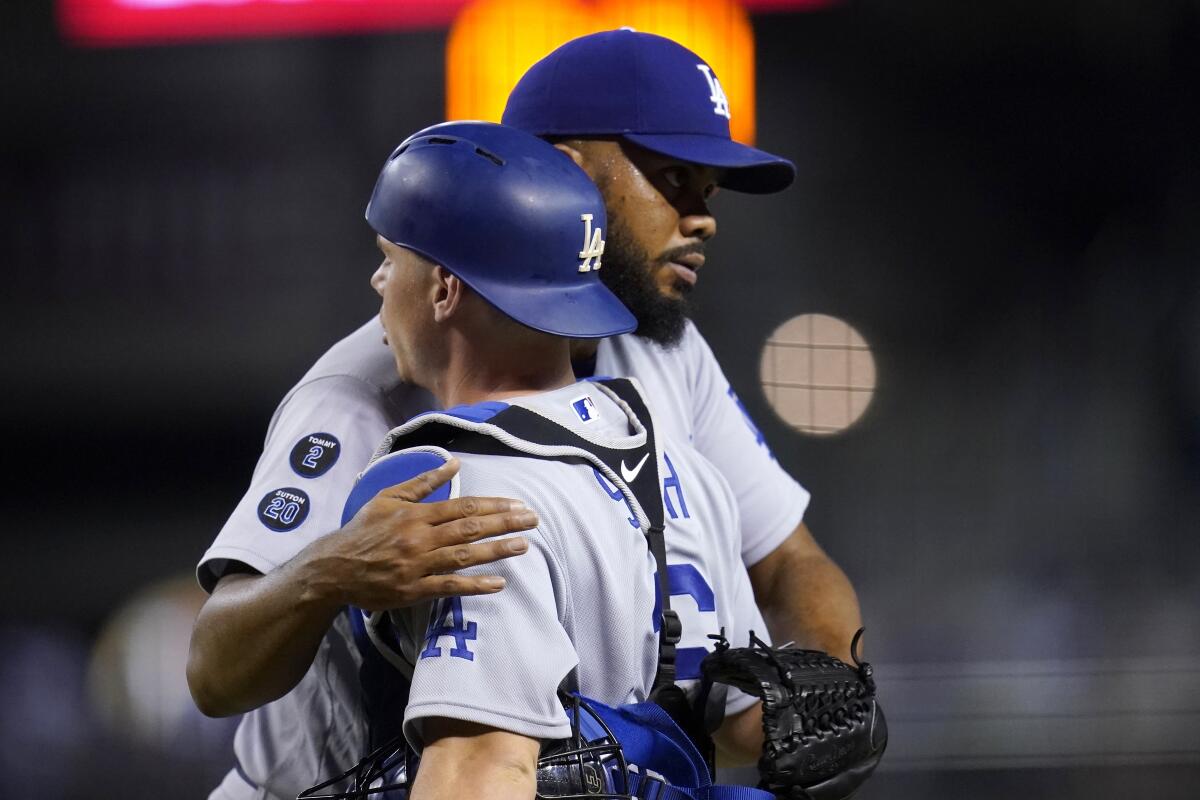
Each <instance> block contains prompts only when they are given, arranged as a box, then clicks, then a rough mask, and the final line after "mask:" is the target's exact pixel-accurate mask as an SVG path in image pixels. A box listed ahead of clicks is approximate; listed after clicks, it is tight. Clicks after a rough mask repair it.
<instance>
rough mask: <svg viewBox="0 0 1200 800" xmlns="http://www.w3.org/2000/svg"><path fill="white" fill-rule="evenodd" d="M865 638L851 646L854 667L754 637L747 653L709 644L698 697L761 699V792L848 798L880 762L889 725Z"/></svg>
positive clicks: (812, 799)
mask: <svg viewBox="0 0 1200 800" xmlns="http://www.w3.org/2000/svg"><path fill="white" fill-rule="evenodd" d="M862 633H863V631H862V629H859V631H858V633H856V634H854V640H853V642H852V643H851V645H850V652H851V657H852V658H853V659H854V664H855V666H853V667H851V666H850V665H849V664H846V663H845V662H843V661H841V660H840V659H838V658H834V657H833V656H831V655H829V654H828V653H824V652H821V651H819V650H801V649H799V648H795V647H770V646H769V645H767V644H766V643H765V642H763V641H762V640H761V639H759V638H758V637H757V636H755V635H754V633H753V632H751V634H750V646H749V647H730V646H729V642H728V641H727V640H726V639H725V636H724V632H722V634H721V635H720V636H714V637H712V638H714V639H716V640H717V646H716V650H715V652H713V653H710V654H709V655H707V656H705V658H704V660H703V661H702V662H701V665H700V670H701V673H702V674H703V677H704V683H703V687H702V690H701V697H702V698H703V697H706V696H707V694H708V692H709V691H710V690H711V688H712V686H713V685H714V684H726V685H729V686H734V687H736V688H738V689H740V690H742V691H743V692H746V693H747V694H752V695H755V696H757V697H759V698H761V699H762V725H763V750H762V756H761V757H760V758H759V761H758V772H759V775H760V776H761V781H760V782H759V786H760V788H763V789H766V790H768V791H771V792H773V793H774V794H775V796H776V797H777V798H780V800H785V799H786V800H842V799H843V798H846V797H850V796H851V795H852V794H854V792H855V791H856V790H857V789H858V787H859V786H861V785H862V783H863V781H865V780H866V779H867V777H868V776H870V774H871V772H872V771H873V770H874V769H875V766H876V765H877V764H878V763H879V759H880V758H882V757H883V750H884V748H885V747H886V746H887V722H886V721H885V720H884V717H883V710H882V709H881V708H880V707H879V703H878V701H877V700H876V699H875V679H874V677H873V675H872V670H871V665H870V664H868V663H866V662H864V661H860V660H859V658H858V642H859V639H860V638H861V636H862ZM701 705H702V703H701Z"/></svg>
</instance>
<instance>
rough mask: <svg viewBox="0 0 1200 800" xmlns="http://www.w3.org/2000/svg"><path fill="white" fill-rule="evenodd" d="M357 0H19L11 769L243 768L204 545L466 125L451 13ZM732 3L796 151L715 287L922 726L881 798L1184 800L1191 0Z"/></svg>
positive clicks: (1188, 749)
mask: <svg viewBox="0 0 1200 800" xmlns="http://www.w3.org/2000/svg"><path fill="white" fill-rule="evenodd" d="M341 4H342V5H343V6H344V7H345V9H352V8H355V7H357V6H364V5H371V6H373V8H371V9H368V10H367V11H362V9H361V8H360V9H359V11H360V12H362V13H361V14H360V17H359V18H356V19H355V20H354V21H353V23H352V24H350V23H346V24H342V23H339V22H338V20H337V19H334V20H332V22H331V21H330V19H329V18H327V17H323V16H320V15H316V16H313V17H311V18H309V19H308V21H307V22H306V23H304V24H303V25H301V24H292V23H285V24H283V25H282V26H281V25H280V24H278V23H277V22H276V23H272V20H277V19H280V18H281V17H279V16H278V15H279V12H280V11H281V10H290V11H291V12H292V13H300V14H303V8H304V6H305V5H306V4H305V3H303V2H289V3H278V2H277V3H273V4H272V3H267V2H264V0H241V2H239V0H228V1H226V0H222V1H221V2H195V3H189V2H184V0H177V1H176V0H171V1H170V2H168V1H167V0H161V1H159V0H111V2H105V1H104V0H75V1H74V2H71V0H64V2H61V3H60V4H58V6H57V7H56V6H55V4H53V3H50V2H48V1H47V0H40V1H39V2H33V1H32V0H31V1H30V2H21V3H16V2H8V3H5V4H4V5H3V6H2V10H0V64H2V65H3V69H0V92H2V95H0V100H2V105H0V108H2V109H3V112H2V113H0V197H2V198H3V202H4V213H3V214H0V244H2V246H3V254H4V260H5V269H4V275H5V285H6V288H5V291H4V292H3V293H2V294H0V309H2V311H3V320H4V330H5V332H6V336H5V339H6V341H5V344H4V347H3V355H2V356H0V367H2V368H3V374H4V377H5V381H4V392H3V396H4V406H5V417H6V419H7V420H8V422H7V424H6V425H5V434H4V438H5V443H4V444H5V447H4V450H5V452H6V453H8V455H7V456H6V457H5V461H6V462H7V463H8V465H9V466H8V469H11V470H12V472H10V473H9V475H10V477H9V478H8V479H7V480H6V482H5V483H6V496H5V499H4V505H3V516H2V517H0V519H2V520H3V522H2V524H3V528H4V551H5V552H4V558H3V565H4V566H3V580H2V582H0V599H2V602H0V770H2V771H3V776H4V778H3V783H4V786H5V789H4V792H3V793H4V795H5V796H6V797H11V798H39V799H43V798H45V799H48V800H49V799H56V798H62V799H63V800H67V799H68V798H84V797H123V798H163V797H170V798H181V800H187V799H189V798H203V797H205V796H206V794H207V791H208V790H209V788H211V786H212V785H214V784H215V782H216V780H217V779H218V778H219V776H220V775H222V774H223V773H224V772H225V770H226V769H227V768H228V766H229V763H230V758H231V751H230V738H231V735H232V729H233V721H232V720H207V719H204V718H202V717H200V715H199V714H198V713H197V712H195V710H194V709H193V708H192V707H191V705H190V700H189V699H188V696H187V692H186V687H185V686H184V684H183V678H182V664H183V659H184V657H185V654H186V645H187V638H188V633H189V628H190V624H191V619H192V617H193V615H194V613H195V609H196V608H197V605H198V603H199V602H200V599H201V598H200V595H199V590H198V589H197V588H196V587H195V584H194V581H193V580H192V579H191V578H190V577H189V573H190V570H191V569H192V567H193V565H194V563H195V561H196V560H197V559H198V557H199V556H200V554H201V553H202V552H203V550H204V549H205V547H206V546H207V545H208V543H209V542H210V540H211V539H212V537H213V536H214V535H215V533H216V531H217V530H218V528H219V527H220V525H221V523H222V522H223V520H224V517H225V515H226V514H227V513H228V511H229V510H230V509H231V508H232V506H233V504H234V502H235V501H236V500H237V498H238V497H239V496H240V494H241V492H242V490H243V488H244V486H245V484H246V481H247V480H248V477H249V474H250V471H251V469H252V468H253V465H254V460H255V458H256V456H257V454H258V451H259V447H260V444H261V441H262V437H263V434H264V432H265V426H266V423H267V421H268V419H269V416H270V414H271V411H272V409H273V408H274V405H275V403H276V402H277V401H278V399H279V398H280V396H281V395H282V394H283V392H284V391H285V390H286V389H287V388H288V387H289V386H290V385H291V384H292V383H293V381H294V380H295V379H296V378H298V377H299V375H300V374H302V372H303V371H304V370H305V368H306V367H307V366H308V365H309V364H310V363H311V361H312V360H313V359H314V358H315V357H316V356H317V355H318V354H319V353H321V352H322V351H323V349H324V348H325V347H326V346H327V345H328V344H330V343H331V342H333V341H334V340H335V339H337V338H339V337H340V336H342V335H343V334H344V333H346V332H348V331H350V330H351V329H353V328H354V327H355V326H356V325H358V324H359V323H360V322H361V321H362V320H363V319H365V318H366V317H367V316H368V315H370V314H372V313H373V312H374V311H375V309H376V308H377V300H376V298H375V295H374V294H373V293H372V291H371V290H370V288H369V287H368V285H367V278H368V277H369V275H370V274H371V271H372V270H373V269H374V266H375V263H376V260H377V259H376V255H375V250H374V247H373V244H372V237H371V236H370V235H369V233H368V231H367V228H366V226H365V225H364V224H363V222H362V209H363V207H364V204H365V201H366V198H367V196H368V194H369V192H370V188H371V186H372V184H373V181H374V178H375V175H376V172H377V169H378V166H379V164H380V163H381V162H382V160H383V158H384V157H386V155H387V153H388V152H389V151H390V150H391V149H392V147H393V146H394V145H395V144H396V143H397V142H398V141H399V140H400V139H401V138H403V137H404V136H405V135H406V134H408V133H409V132H411V131H413V130H415V129H417V128H419V127H422V126H424V125H427V124H430V123H433V122H436V121H438V120H440V119H442V118H443V116H444V113H445V112H444V109H445V99H446V97H445V88H444V87H445V77H446V72H447V69H446V64H445V56H444V54H445V50H446V46H447V38H448V28H447V24H448V23H449V21H450V20H451V19H452V18H453V16H454V13H456V12H457V10H458V7H460V6H462V5H464V3H463V2H450V3H438V2H433V1H432V0H430V1H429V2H410V3H375V4H364V3H362V2H360V1H358V0H341ZM239 5H240V6H245V8H242V9H240V11H241V12H244V13H245V14H247V15H250V16H242V17H241V20H242V21H243V22H245V21H247V20H250V21H251V23H252V24H248V25H243V26H242V27H240V28H238V29H236V30H235V29H234V28H232V27H226V28H222V27H221V26H220V25H217V26H216V27H215V28H212V27H210V29H208V33H210V34H213V33H215V34H217V35H216V36H215V37H212V36H210V37H207V38H202V39H196V40H191V39H187V38H186V37H184V36H183V34H182V33H181V31H182V30H184V29H183V28H180V29H174V30H173V32H166V33H164V32H163V31H162V30H151V31H150V33H149V34H146V35H148V36H150V39H148V40H144V41H137V40H136V39H137V37H136V36H134V35H133V34H134V33H136V32H137V31H136V30H135V28H131V27H130V24H131V23H130V22H129V19H130V18H128V17H125V18H114V19H117V25H116V27H115V28H109V29H105V28H103V25H102V24H101V27H100V28H96V27H92V28H86V21H87V19H86V18H87V15H88V14H91V15H93V16H92V17H91V18H90V19H91V20H92V22H95V19H96V18H97V17H96V16H95V15H96V14H99V15H100V17H103V12H104V11H105V7H106V6H111V7H112V8H114V9H117V11H119V12H120V13H125V14H128V13H132V12H133V11H137V10H142V11H146V10H147V9H150V10H153V9H152V8H151V7H154V6H158V7H159V8H158V10H159V11H162V10H164V8H165V7H185V6H192V7H194V8H193V9H192V11H194V12H195V14H196V15H197V16H195V17H194V18H193V22H195V20H199V21H200V22H198V23H195V24H208V23H207V22H205V20H207V19H209V18H208V17H206V16H204V15H206V14H212V13H215V12H216V11H221V12H225V13H228V12H231V11H233V12H238V11H239V9H238V6H239ZM266 5H274V6H277V8H273V9H268V10H267V11H261V9H259V11H261V14H260V17H254V16H253V15H252V14H251V12H252V11H253V9H251V8H250V7H252V6H253V7H262V6H266ZM309 5H313V4H309ZM316 5H321V4H320V3H317V4H316ZM334 5H337V3H331V2H328V1H327V2H325V3H324V6H326V7H330V6H334ZM653 5H654V3H641V4H637V3H634V4H631V6H640V7H641V11H642V12H644V11H645V7H648V6H653ZM702 5H703V4H702ZM709 5H711V4H709ZM746 5H747V6H749V10H750V17H749V21H750V27H751V30H752V35H753V39H754V42H755V47H756V55H755V56H754V63H755V65H756V67H757V70H756V78H755V84H754V91H755V94H756V101H755V106H756V111H757V118H756V121H757V143H758V144H759V145H760V146H762V147H764V148H767V149H769V150H772V151H774V152H779V153H783V154H786V155H787V156H789V157H791V158H792V159H793V160H795V162H796V163H797V166H798V168H799V180H798V181H797V184H796V185H795V186H794V187H793V188H792V189H791V190H790V191H788V192H787V193H786V194H784V195H779V196H771V197H761V198H760V197H750V196H736V195H733V194H725V195H722V196H721V197H719V198H718V199H717V201H716V203H715V211H716V213H717V216H718V218H719V222H720V235H719V236H718V237H717V239H716V240H715V242H714V244H713V245H712V247H711V251H710V252H711V256H710V261H709V266H708V267H707V268H706V269H705V272H704V275H703V276H702V278H703V279H702V280H701V281H700V284H699V287H698V291H697V296H698V297H697V299H698V302H699V304H700V311H699V313H698V315H697V319H698V322H699V325H700V327H701V329H702V330H703V331H704V332H705V334H706V335H707V337H708V339H709V341H710V342H711V343H712V346H713V348H714V350H715V351H716V353H717V355H718V357H719V358H720V360H721V362H722V364H723V365H724V366H725V368H726V371H727V373H728V376H729V378H730V380H731V382H732V384H733V387H734V388H735V389H736V391H737V393H738V395H739V396H740V398H741V399H742V401H743V403H744V404H745V406H746V408H747V409H748V411H749V413H750V414H751V415H752V416H753V417H754V419H755V420H756V421H757V423H758V425H759V427H760V428H761V429H762V432H763V434H764V435H765V436H766V437H767V439H768V440H769V442H770V443H771V445H772V446H773V449H774V452H775V454H776V456H777V457H778V458H779V460H780V461H781V462H782V463H783V464H784V465H785V466H786V467H788V469H789V470H791V472H792V473H793V474H794V475H796V476H797V477H798V478H799V479H800V480H801V482H802V483H804V484H805V485H806V486H807V487H808V488H809V489H811V490H812V492H813V495H814V502H813V505H812V507H811V510H810V512H809V514H808V517H807V520H808V522H809V524H810V526H811V528H812V529H813V530H814V531H815V532H816V533H817V535H818V537H819V538H820V539H821V541H822V542H823V544H824V545H825V546H826V548H827V549H828V550H829V551H830V552H831V554H832V555H833V556H834V557H835V558H836V559H837V560H838V561H839V562H840V563H841V564H842V565H844V567H845V568H846V570H847V571H848V572H849V573H850V575H851V576H852V578H853V579H854V581H855V584H856V586H857V588H858V591H859V593H860V597H861V600H862V603H863V608H864V611H865V616H866V624H867V627H868V630H869V636H868V648H869V656H870V658H871V660H872V661H875V662H876V663H877V665H878V666H877V669H878V673H879V675H880V679H881V681H880V682H881V685H882V687H883V689H882V691H883V698H884V703H885V708H886V709H887V710H888V712H889V714H890V717H891V720H892V727H893V733H892V744H891V748H890V751H889V754H888V756H887V758H885V761H884V765H883V767H882V768H881V771H880V773H879V774H878V775H877V776H876V777H875V778H874V779H873V781H872V782H871V783H870V784H868V786H867V788H866V789H865V790H864V791H863V792H862V794H861V796H862V797H863V798H867V799H868V800H872V799H878V798H889V799H890V800H902V799H905V798H950V797H969V798H1001V797H1005V798H1007V797H1011V796H1013V795H1017V796H1022V797H1055V798H1080V799H1081V800H1082V799H1083V798H1088V800H1095V798H1109V797H1111V798H1130V797H1155V798H1193V797H1195V796H1196V789H1195V787H1196V786H1197V785H1200V667H1198V666H1197V663H1196V661H1197V656H1200V269H1198V268H1197V267H1198V255H1200V225H1198V224H1197V223H1198V220H1200V163H1198V161H1197V155H1198V149H1197V142H1198V141H1200V103H1198V102H1197V101H1198V100H1200V91H1198V89H1197V75H1198V74H1200V3H1197V2H1196V0H1146V1H1145V2H1139V3H1129V2H1119V0H1090V2H1084V1H1083V0H1049V1H1048V2H1047V1H1043V2H1034V1H1033V0H1009V1H1007V2H1004V1H1002V0H979V2H972V3H956V2H950V0H945V1H944V2H932V1H931V0H910V2H906V3H888V2H876V1H875V0H859V1H858V2H850V1H848V2H840V3H839V2H812V1H811V0H810V2H796V3H788V2H769V1H767V2H758V3H747V4H746ZM401 7H403V8H401ZM196 9H199V10H198V11H197V10H196ZM397 9H400V11H402V12H403V13H397ZM410 12H411V13H410ZM631 13H632V12H631ZM72 15H75V16H72ZM80 15H82V16H80ZM406 15H407V16H406ZM368 18H369V19H368ZM226 19H228V18H226ZM80 20H84V22H80ZM256 20H257V21H256ZM313 20H318V21H317V22H313ZM364 20H366V21H365V22H364ZM406 20H408V22H413V23H414V26H413V27H408V22H406ZM101 23H103V19H101ZM81 25H82V26H84V27H80V26H81ZM364 25H375V26H378V27H379V28H380V29H377V30H375V31H374V32H370V33H368V32H365V31H362V30H359V28H361V27H363V26H364ZM306 26H307V27H308V28H311V29H312V30H308V31H302V30H301V28H303V27H306ZM104 30H108V31H109V33H108V34H107V36H108V38H107V39H105V35H106V34H104V33H103V31H104ZM87 31H91V33H90V34H89V33H87ZM97 31H100V32H99V33H98V32H97ZM113 31H115V33H113ZM235 34H236V35H235ZM89 37H90V38H89ZM96 45H101V46H96ZM116 45H120V46H116ZM732 99H733V102H735V103H737V102H738V100H737V98H736V97H735V98H732ZM743 102H744V101H743Z"/></svg>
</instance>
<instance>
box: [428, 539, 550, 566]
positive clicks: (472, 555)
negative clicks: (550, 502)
mask: <svg viewBox="0 0 1200 800" xmlns="http://www.w3.org/2000/svg"><path fill="white" fill-rule="evenodd" d="M528 549H529V542H528V541H527V540H526V539H525V537H524V536H514V537H512V538H509V539H502V540H501V541H498V542H482V543H480V544H470V545H468V544H462V545H457V546H455V547H443V548H442V549H440V550H437V551H435V552H434V553H431V554H430V561H429V563H430V570H429V571H430V572H433V573H440V572H454V571H455V570H460V569H465V568H466V567H474V566H478V565H479V564H491V563H493V562H496V561H500V560H501V559H505V558H512V557H513V556H519V555H521V554H522V553H524V552H525V551H526V550H528Z"/></svg>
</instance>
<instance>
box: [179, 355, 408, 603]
mask: <svg viewBox="0 0 1200 800" xmlns="http://www.w3.org/2000/svg"><path fill="white" fill-rule="evenodd" d="M378 395H379V392H378V390H377V389H376V388H375V387H373V386H371V385H370V384H367V383H365V382H363V381H359V380H356V379H354V378H351V377H347V376H330V377H325V378H320V379H318V380H314V381H311V382H309V383H305V384H302V385H300V386H299V387H297V388H296V389H295V391H294V392H293V393H292V394H291V395H290V396H289V397H288V398H287V399H286V400H285V401H284V402H283V404H281V405H280V407H279V408H278V410H277V411H276V412H275V417H274V418H273V419H272V420H271V426H270V428H269V429H268V431H267V439H266V443H265V444H264V447H263V453H262V456H261V457H260V458H259V460H258V464H257V466H255V468H254V476H253V478H252V479H251V482H250V488H249V489H248V490H247V492H246V494H245V495H244V496H243V497H242V499H241V501H239V502H238V504H237V507H236V508H235V509H234V510H233V513H232V514H231V515H230V517H229V519H228V521H226V523H225V526H224V527H223V528H222V529H221V532H220V533H219V534H218V535H217V538H216V540H215V541H214V542H213V544H212V546H211V547H209V549H208V551H207V552H206V553H205V554H204V556H203V558H201V560H200V563H199V565H198V566H197V568H196V574H197V577H198V578H199V581H200V585H201V586H203V587H204V589H205V591H210V592H211V591H212V589H213V587H214V586H215V585H216V583H217V581H218V580H219V579H220V578H221V576H222V575H224V574H225V573H226V572H228V571H231V570H242V571H244V567H242V566H241V565H245V566H246V567H249V568H251V569H253V570H255V571H257V572H261V573H266V572H269V571H270V570H272V569H274V568H275V567H278V566H279V565H280V564H283V563H284V562H286V561H288V560H289V559H291V558H292V557H293V556H295V555H296V554H297V553H298V552H300V550H301V549H303V548H304V547H305V546H306V545H307V544H309V543H310V542H312V541H313V540H314V539H317V538H318V537H320V536H323V535H325V534H327V533H330V532H331V531H334V530H337V528H339V527H340V524H339V523H340V521H341V520H340V517H341V512H342V504H343V503H344V502H345V499H346V496H347V495H348V494H349V492H350V489H351V488H352V487H353V486H354V481H355V479H356V478H357V476H358V472H359V470H361V469H362V467H363V465H364V464H366V463H367V461H368V460H370V458H371V455H372V453H373V452H374V449H375V447H376V446H377V445H378V444H379V441H380V439H382V438H383V436H384V435H385V434H386V433H387V432H388V430H389V429H390V428H391V424H390V421H389V420H388V419H387V418H386V417H385V415H384V413H383V410H382V409H383V404H382V403H381V401H380V399H379V396H378Z"/></svg>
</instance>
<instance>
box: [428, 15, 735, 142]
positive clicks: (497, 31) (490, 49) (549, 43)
mask: <svg viewBox="0 0 1200 800" xmlns="http://www.w3.org/2000/svg"><path fill="white" fill-rule="evenodd" d="M626 25H627V26H629V27H631V28H635V29H636V30H639V31H644V32H646V33H657V34H659V35H660V36H666V37H667V38H670V39H674V40H675V41H677V42H679V43H680V44H682V45H683V46H685V47H687V48H688V49H690V50H694V51H695V52H696V53H698V54H699V55H700V56H701V57H703V58H704V60H705V61H707V62H708V63H709V64H710V65H712V68H713V71H714V72H716V74H717V77H718V78H720V80H721V88H722V89H724V91H725V95H726V97H728V98H729V108H730V113H731V117H732V119H731V120H730V123H729V128H730V133H731V134H732V135H733V138H734V139H736V140H738V141H739V142H743V143H745V144H754V32H753V30H752V29H751V27H750V19H749V17H748V16H747V14H746V11H745V9H744V8H742V6H741V4H740V3H739V2H737V0H476V2H473V3H470V4H469V5H467V6H466V7H464V8H463V10H462V11H461V12H459V15H458V17H457V18H455V20H454V23H453V25H451V27H450V37H449V41H448V42H447V45H446V118H447V119H481V120H490V121H492V122H499V121H500V117H501V115H502V114H503V113H504V103H505V101H506V100H507V98H508V93H509V92H510V91H511V90H512V87H513V86H515V85H516V83H517V80H518V79H520V77H521V76H522V75H523V74H524V73H525V71H526V70H527V69H529V67H531V66H533V64H534V62H536V61H537V60H538V59H540V58H542V57H543V56H545V55H546V54H548V53H549V52H550V51H551V50H553V49H554V48H556V47H558V46H559V45H561V44H563V43H564V42H567V41H569V40H571V39H574V38H576V37H578V36H583V35H585V34H588V33H595V32H597V31H604V30H612V29H614V28H620V27H622V26H626ZM580 91H587V87H584V86H581V87H580Z"/></svg>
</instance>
